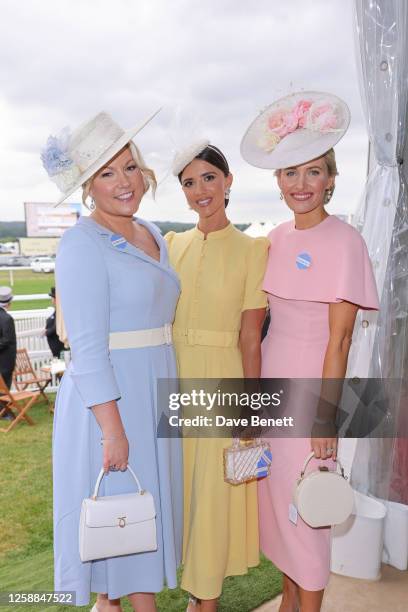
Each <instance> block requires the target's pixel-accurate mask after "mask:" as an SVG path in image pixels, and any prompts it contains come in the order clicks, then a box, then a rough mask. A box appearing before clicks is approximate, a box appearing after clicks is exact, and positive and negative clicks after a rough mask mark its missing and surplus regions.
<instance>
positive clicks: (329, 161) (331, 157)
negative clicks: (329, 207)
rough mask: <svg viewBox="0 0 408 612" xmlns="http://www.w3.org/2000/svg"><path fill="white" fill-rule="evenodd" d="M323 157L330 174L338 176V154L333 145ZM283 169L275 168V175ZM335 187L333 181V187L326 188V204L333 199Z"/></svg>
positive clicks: (278, 174)
mask: <svg viewBox="0 0 408 612" xmlns="http://www.w3.org/2000/svg"><path fill="white" fill-rule="evenodd" d="M321 157H322V158H323V159H324V161H325V162H326V166H327V171H328V173H329V176H337V175H338V173H339V171H338V170H337V163H336V154H335V152H334V149H333V147H332V148H331V149H329V150H328V151H327V153H325V154H324V155H321ZM317 159H319V158H317ZM281 171H282V170H281V169H279V170H275V172H274V175H275V176H280V173H281ZM335 187H336V185H335V184H334V183H333V187H331V188H330V189H327V190H326V196H325V199H324V203H325V204H328V203H329V202H330V200H331V199H332V197H333V193H334V189H335Z"/></svg>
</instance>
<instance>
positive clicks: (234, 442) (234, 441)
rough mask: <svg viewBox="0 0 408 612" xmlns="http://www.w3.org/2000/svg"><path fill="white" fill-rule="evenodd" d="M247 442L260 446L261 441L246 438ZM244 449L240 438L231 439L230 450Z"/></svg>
mask: <svg viewBox="0 0 408 612" xmlns="http://www.w3.org/2000/svg"><path fill="white" fill-rule="evenodd" d="M247 441H252V442H254V443H255V445H256V446H260V444H261V440H260V438H247ZM241 446H242V448H245V444H243V443H242V438H233V439H232V448H241Z"/></svg>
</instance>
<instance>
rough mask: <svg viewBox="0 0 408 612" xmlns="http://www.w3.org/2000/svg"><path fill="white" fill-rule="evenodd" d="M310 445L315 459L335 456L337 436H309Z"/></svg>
mask: <svg viewBox="0 0 408 612" xmlns="http://www.w3.org/2000/svg"><path fill="white" fill-rule="evenodd" d="M310 445H311V448H312V450H313V452H314V454H315V457H316V459H333V460H334V461H335V460H336V458H337V438H310Z"/></svg>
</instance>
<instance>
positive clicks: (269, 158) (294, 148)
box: [241, 91, 350, 170]
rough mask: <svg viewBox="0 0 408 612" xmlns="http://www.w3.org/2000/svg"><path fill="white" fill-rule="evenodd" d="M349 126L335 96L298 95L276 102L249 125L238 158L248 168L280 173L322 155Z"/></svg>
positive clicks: (347, 112)
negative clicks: (280, 170) (248, 166)
mask: <svg viewBox="0 0 408 612" xmlns="http://www.w3.org/2000/svg"><path fill="white" fill-rule="evenodd" d="M349 123H350V110H349V107H348V106H347V104H346V103H345V102H344V101H343V100H341V99H340V98H338V97H337V96H335V95H333V94H329V93H324V92H319V91H301V92H297V93H293V94H290V95H289V96H285V97H284V98H280V99H279V100H277V101H276V102H274V103H273V104H271V105H270V106H268V107H267V108H266V109H265V110H264V111H262V112H261V113H260V114H259V115H258V117H256V119H255V120H254V121H253V122H252V123H251V125H250V126H249V128H248V129H247V131H246V133H245V135H244V137H243V139H242V141H241V155H242V157H243V158H244V159H245V161H247V162H248V163H249V164H251V165H252V166H256V167H258V168H271V169H277V170H278V169H281V168H288V167H292V166H298V165H299V164H304V163H306V162H308V161H311V160H312V159H316V158H317V157H320V156H321V155H324V153H326V152H327V151H329V149H331V148H332V147H333V146H334V145H335V144H337V143H338V141H339V140H340V138H342V136H343V135H344V134H345V132H346V131H347V128H348V126H349Z"/></svg>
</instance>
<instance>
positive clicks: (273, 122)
mask: <svg viewBox="0 0 408 612" xmlns="http://www.w3.org/2000/svg"><path fill="white" fill-rule="evenodd" d="M311 106H312V102H311V101H310V100H299V102H297V104H296V105H295V106H294V107H293V108H292V109H291V110H282V109H279V110H277V111H275V112H274V113H272V114H271V115H270V116H269V119H268V127H269V129H270V130H272V131H273V132H275V133H276V134H277V135H278V136H279V137H280V138H284V137H285V136H287V135H288V134H291V133H292V132H294V131H295V130H297V129H298V128H299V127H304V124H305V121H306V115H307V113H308V111H309V109H310V107H311Z"/></svg>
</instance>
